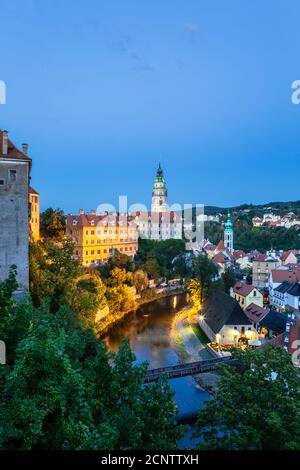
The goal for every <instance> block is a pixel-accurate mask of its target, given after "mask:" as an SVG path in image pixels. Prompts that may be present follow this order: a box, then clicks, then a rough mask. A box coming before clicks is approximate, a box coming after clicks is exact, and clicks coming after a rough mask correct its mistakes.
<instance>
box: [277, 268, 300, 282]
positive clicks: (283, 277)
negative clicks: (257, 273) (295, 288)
mask: <svg viewBox="0 0 300 470" xmlns="http://www.w3.org/2000/svg"><path fill="white" fill-rule="evenodd" d="M271 276H272V280H273V282H276V283H280V284H282V283H283V282H285V281H288V282H300V266H296V267H295V268H294V269H293V270H289V269H272V270H271Z"/></svg>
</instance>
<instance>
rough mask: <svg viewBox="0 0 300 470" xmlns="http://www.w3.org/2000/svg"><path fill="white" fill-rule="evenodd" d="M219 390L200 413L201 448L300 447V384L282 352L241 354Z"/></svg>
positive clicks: (226, 369) (227, 368) (269, 350)
mask: <svg viewBox="0 0 300 470" xmlns="http://www.w3.org/2000/svg"><path fill="white" fill-rule="evenodd" d="M235 357H236V359H237V360H238V361H237V362H236V364H234V365H228V366H225V367H224V368H223V371H222V376H221V379H220V381H219V384H218V389H217V391H216V394H215V395H214V396H213V398H212V399H211V400H210V401H209V402H207V403H206V406H205V407H204V408H203V409H202V410H200V414H199V418H198V421H197V426H196V435H197V436H198V437H200V438H201V443H200V444H199V448H200V449H219V450H220V449H226V450H280V449H293V450H295V449H299V448H300V381H299V377H298V374H297V369H295V367H294V366H293V364H292V362H291V359H290V357H289V355H288V354H287V353H286V352H285V351H284V350H283V349H281V348H277V349H272V348H271V347H269V348H266V349H264V350H261V351H259V352H258V351H255V352H254V351H248V350H247V351H236V353H235Z"/></svg>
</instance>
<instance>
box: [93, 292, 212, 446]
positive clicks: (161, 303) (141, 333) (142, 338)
mask: <svg viewBox="0 0 300 470" xmlns="http://www.w3.org/2000/svg"><path fill="white" fill-rule="evenodd" d="M185 305H186V296H185V295H184V294H180V295H175V296H171V297H165V298H163V299H158V300H155V301H153V302H150V303H148V304H144V305H142V306H141V307H139V308H138V310H137V311H136V312H133V313H131V314H129V315H128V316H127V317H126V318H125V319H124V320H122V321H121V322H120V323H118V324H117V325H115V326H113V327H112V328H111V329H110V330H109V331H108V333H107V334H106V335H105V336H104V337H103V338H102V339H103V340H104V341H105V343H106V344H107V347H108V349H109V350H111V351H117V350H118V348H119V345H120V343H121V341H122V339H123V338H124V337H128V338H129V341H130V345H131V348H132V351H133V352H134V354H135V355H136V362H137V363H140V362H143V361H148V363H149V368H156V367H163V366H167V365H174V364H178V362H179V357H178V355H177V353H176V351H175V350H174V347H173V345H172V339H171V328H172V322H173V319H174V315H175V314H176V312H178V311H179V310H181V309H182V308H183V307H184V306H185ZM170 385H171V386H172V387H173V389H174V391H175V400H176V403H177V406H178V408H179V412H178V418H179V419H180V420H187V421H188V420H193V419H194V418H195V415H196V414H197V412H198V410H199V409H200V408H201V407H202V406H203V403H204V401H205V400H208V399H209V394H208V393H207V392H205V391H204V390H202V389H201V388H200V387H199V386H198V385H197V384H196V383H195V381H194V380H193V378H192V377H182V378H179V379H172V380H170ZM190 434H191V433H188V434H187V435H186V436H185V438H184V439H183V441H182V443H181V446H183V447H185V446H188V447H192V446H193V444H194V441H193V440H192V439H191V438H190Z"/></svg>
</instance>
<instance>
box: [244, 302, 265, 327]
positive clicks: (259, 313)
mask: <svg viewBox="0 0 300 470" xmlns="http://www.w3.org/2000/svg"><path fill="white" fill-rule="evenodd" d="M244 312H245V314H246V315H247V317H248V318H249V319H250V320H251V321H253V322H254V323H258V322H259V321H260V320H262V319H263V318H264V317H265V316H266V315H267V314H268V313H269V312H270V309H268V308H263V307H259V306H258V305H256V304H254V303H252V304H250V305H249V306H248V307H247V308H245V310H244Z"/></svg>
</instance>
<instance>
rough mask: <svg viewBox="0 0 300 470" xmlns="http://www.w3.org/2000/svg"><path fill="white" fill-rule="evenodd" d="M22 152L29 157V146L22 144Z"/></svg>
mask: <svg viewBox="0 0 300 470" xmlns="http://www.w3.org/2000/svg"><path fill="white" fill-rule="evenodd" d="M22 152H23V153H25V155H28V144H22Z"/></svg>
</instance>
